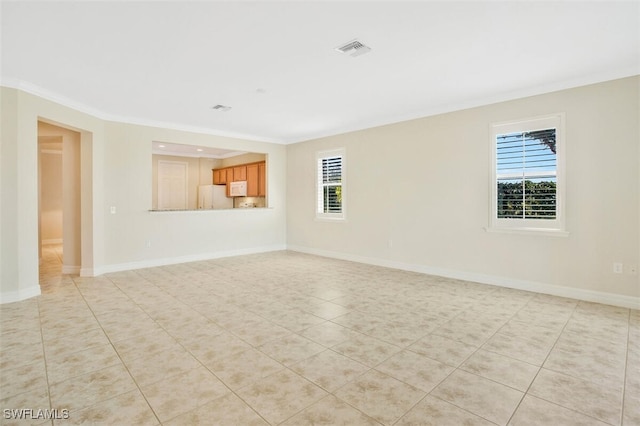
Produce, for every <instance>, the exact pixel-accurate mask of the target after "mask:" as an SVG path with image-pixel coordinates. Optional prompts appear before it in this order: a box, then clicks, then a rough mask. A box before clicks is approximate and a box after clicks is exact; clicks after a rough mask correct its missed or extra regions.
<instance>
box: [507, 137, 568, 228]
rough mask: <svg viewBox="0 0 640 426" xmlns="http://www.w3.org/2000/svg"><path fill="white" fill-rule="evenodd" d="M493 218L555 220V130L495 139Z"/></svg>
mask: <svg viewBox="0 0 640 426" xmlns="http://www.w3.org/2000/svg"><path fill="white" fill-rule="evenodd" d="M496 156H497V158H496V169H497V170H496V185H497V194H498V197H497V200H496V201H497V216H498V218H501V219H502V218H505V219H555V218H556V209H557V204H556V184H557V179H556V175H557V173H556V170H557V169H556V167H557V155H556V129H555V128H552V129H542V130H535V131H527V132H515V133H508V134H502V135H498V136H497V137H496Z"/></svg>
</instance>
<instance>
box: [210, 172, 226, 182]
mask: <svg viewBox="0 0 640 426" xmlns="http://www.w3.org/2000/svg"><path fill="white" fill-rule="evenodd" d="M221 172H222V170H220V169H215V170H213V184H214V185H222V179H221V177H220V174H221ZM226 176H227V174H226V172H225V178H226Z"/></svg>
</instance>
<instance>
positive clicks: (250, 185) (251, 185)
mask: <svg viewBox="0 0 640 426" xmlns="http://www.w3.org/2000/svg"><path fill="white" fill-rule="evenodd" d="M259 172H260V171H259V169H258V164H257V163H256V164H249V165H247V197H257V196H258V191H259V182H258V175H259Z"/></svg>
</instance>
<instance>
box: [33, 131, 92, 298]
mask: <svg viewBox="0 0 640 426" xmlns="http://www.w3.org/2000/svg"><path fill="white" fill-rule="evenodd" d="M80 140H81V135H80V133H79V132H76V131H74V130H71V129H67V128H64V127H60V126H57V125H54V124H50V123H46V122H43V121H38V237H39V238H38V240H39V246H38V248H39V256H40V262H39V264H40V286H41V287H43V286H45V285H47V284H52V283H55V282H57V281H59V278H60V277H62V275H66V274H70V275H77V274H79V273H80V268H81V265H82V261H81V260H82V259H81V256H82V250H81V224H80V184H81V173H80Z"/></svg>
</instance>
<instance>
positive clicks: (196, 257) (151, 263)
mask: <svg viewBox="0 0 640 426" xmlns="http://www.w3.org/2000/svg"><path fill="white" fill-rule="evenodd" d="M286 249H287V246H286V245H284V244H277V245H273V246H264V247H253V248H246V249H238V250H225V251H218V252H213V253H202V254H192V255H187V256H179V257H169V258H163V259H149V260H141V261H139V262H129V263H119V264H114V265H105V266H101V267H97V268H93V269H91V270H90V271H89V270H85V269H83V270H81V271H80V275H81V276H92V277H93V276H98V275H103V274H108V273H111V272H122V271H130V270H134V269H143V268H154V267H157V266H167V265H175V264H178V263H187V262H199V261H202V260H212V259H221V258H224V257H232V256H242V255H247V254H257V253H267V252H271V251H280V250H286ZM89 272H91V273H92V275H83V273H89Z"/></svg>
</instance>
